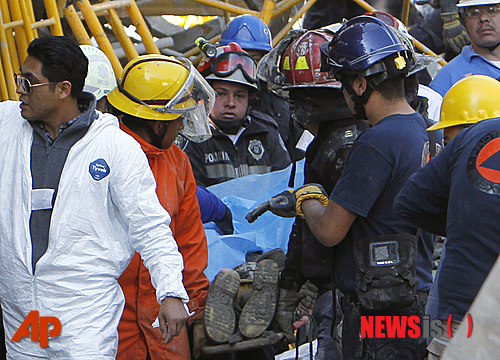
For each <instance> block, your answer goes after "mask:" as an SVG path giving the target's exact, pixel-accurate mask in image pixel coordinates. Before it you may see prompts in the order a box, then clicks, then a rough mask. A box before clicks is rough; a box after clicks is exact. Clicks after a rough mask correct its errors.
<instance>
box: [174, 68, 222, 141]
mask: <svg viewBox="0 0 500 360" xmlns="http://www.w3.org/2000/svg"><path fill="white" fill-rule="evenodd" d="M191 66H192V65H191ZM192 69H193V70H194V71H193V72H192V74H193V81H192V88H191V90H190V95H191V97H192V99H194V100H195V101H196V105H195V106H192V107H191V108H190V109H189V110H188V111H185V112H184V113H183V115H182V116H184V130H182V131H181V134H182V135H183V136H185V137H186V138H188V139H189V140H191V141H193V142H203V141H205V140H208V139H210V138H211V137H212V132H211V130H210V124H209V121H208V118H209V115H210V113H211V112H212V109H213V107H214V104H215V91H214V89H212V87H211V86H210V85H209V84H208V83H207V82H206V80H205V79H204V78H203V77H202V76H201V74H200V73H199V72H198V70H196V69H194V67H192Z"/></svg>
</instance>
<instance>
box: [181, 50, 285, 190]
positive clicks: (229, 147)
mask: <svg viewBox="0 0 500 360" xmlns="http://www.w3.org/2000/svg"><path fill="white" fill-rule="evenodd" d="M216 49H217V54H216V56H215V57H212V58H208V57H205V58H204V59H202V61H201V62H200V64H199V65H198V70H199V71H200V73H201V74H202V75H203V76H204V77H205V78H206V80H207V81H208V82H209V83H210V85H212V87H213V88H214V90H215V91H216V93H217V98H216V101H215V105H214V108H213V109H212V113H211V114H210V124H211V131H212V137H211V138H210V139H208V140H207V141H204V142H202V143H194V142H192V141H190V142H188V143H187V145H186V146H185V147H184V151H185V152H186V153H187V154H188V156H189V160H190V161H191V164H192V166H193V172H194V176H195V178H196V182H197V184H198V185H202V186H210V185H215V184H219V183H221V182H224V181H228V180H231V179H235V178H239V177H242V176H246V175H251V174H265V173H269V172H271V171H277V170H283V169H284V168H286V167H287V166H288V165H290V156H289V155H288V151H287V150H286V147H285V144H284V143H283V140H282V138H281V136H280V134H279V132H278V125H277V124H276V121H274V119H273V118H271V117H270V116H268V115H266V114H263V113H261V112H259V111H254V110H252V109H251V108H250V106H249V101H250V99H251V97H252V96H253V95H255V92H256V91H257V90H258V86H257V77H256V71H257V66H256V64H255V61H254V60H253V58H252V57H251V56H250V55H249V54H248V53H247V52H245V51H243V50H242V49H241V47H240V46H239V45H238V44H236V43H233V42H231V43H229V44H228V45H225V46H219V47H217V48H216Z"/></svg>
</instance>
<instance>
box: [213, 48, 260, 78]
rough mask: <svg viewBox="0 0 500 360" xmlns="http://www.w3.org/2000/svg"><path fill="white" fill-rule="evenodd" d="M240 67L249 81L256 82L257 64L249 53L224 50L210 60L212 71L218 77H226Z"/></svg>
mask: <svg viewBox="0 0 500 360" xmlns="http://www.w3.org/2000/svg"><path fill="white" fill-rule="evenodd" d="M236 69H241V72H242V73H243V75H244V76H245V79H246V80H247V81H248V82H249V83H253V84H254V83H256V82H257V64H256V63H255V60H254V59H253V57H252V56H251V55H250V54H247V53H244V52H241V51H226V52H224V53H222V54H220V55H219V56H217V58H216V59H215V60H214V61H213V62H212V73H213V74H214V75H215V76H218V77H220V78H224V77H227V76H229V75H231V74H232V73H234V72H235V71H236Z"/></svg>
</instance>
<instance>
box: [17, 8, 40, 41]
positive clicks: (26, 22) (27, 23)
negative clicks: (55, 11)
mask: <svg viewBox="0 0 500 360" xmlns="http://www.w3.org/2000/svg"><path fill="white" fill-rule="evenodd" d="M30 5H31V3H30ZM19 6H20V8H21V15H22V18H23V26H24V31H25V34H26V40H27V41H28V44H29V43H30V42H32V41H33V39H34V38H35V37H38V32H37V34H36V35H33V30H32V29H31V18H30V16H29V13H28V7H27V6H26V2H25V0H19Z"/></svg>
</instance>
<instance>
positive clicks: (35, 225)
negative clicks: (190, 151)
mask: <svg viewBox="0 0 500 360" xmlns="http://www.w3.org/2000/svg"><path fill="white" fill-rule="evenodd" d="M87 67H88V61H87V58H86V57H85V55H84V54H83V52H82V51H81V49H80V47H79V46H78V44H76V43H75V42H74V41H72V40H70V39H68V38H65V37H59V36H47V37H43V38H39V39H35V40H34V41H33V42H32V43H31V44H30V46H29V48H28V57H27V58H26V60H25V62H24V64H23V65H22V67H21V73H20V74H16V81H17V93H18V94H19V95H20V102H17V101H16V102H14V101H5V102H3V103H1V104H0V134H1V135H0V151H1V152H2V154H3V161H2V162H1V164H0V183H1V184H2V186H1V189H0V194H1V195H0V196H1V198H0V204H1V206H2V211H0V234H1V235H0V242H1V243H0V247H1V248H2V251H1V252H0V298H1V300H2V310H3V316H4V324H5V325H6V328H5V332H6V338H7V339H12V338H13V337H14V335H15V334H17V335H16V337H15V338H14V340H15V341H7V351H8V353H9V355H10V356H11V357H13V358H21V357H22V358H29V357H33V358H56V357H59V358H82V359H97V358H99V359H114V358H115V357H116V350H117V347H118V333H117V326H118V322H119V320H120V317H121V314H122V310H123V306H124V297H123V292H122V291H121V289H120V287H119V285H118V282H117V278H118V277H119V276H120V275H121V273H122V272H123V270H124V269H125V267H126V266H127V264H128V263H129V261H130V259H131V258H132V255H133V252H134V250H136V251H138V252H139V253H140V254H141V256H142V258H143V260H144V263H145V265H146V267H147V268H148V269H149V271H150V273H151V278H152V283H153V285H154V286H155V287H156V298H157V300H158V302H159V303H161V306H160V310H159V315H158V316H159V321H160V326H161V329H162V335H163V336H164V337H166V336H167V334H168V338H167V340H170V339H171V338H172V337H173V336H177V335H179V334H180V332H181V329H182V327H183V326H184V324H185V322H186V320H187V316H188V315H187V312H186V310H185V309H184V305H183V302H187V301H188V296H187V293H186V290H185V289H184V286H183V284H182V272H181V271H182V266H183V264H182V256H181V255H180V253H179V252H178V250H177V245H176V243H175V240H174V238H173V237H172V232H171V230H170V227H169V224H170V216H169V214H168V213H167V212H166V211H165V210H164V209H163V207H162V206H161V204H160V203H159V201H158V198H157V196H156V194H155V180H154V177H153V175H152V173H151V170H150V168H149V165H148V163H147V159H146V157H145V155H144V153H143V152H142V150H141V148H140V146H139V144H137V142H136V141H135V140H134V139H132V138H131V137H130V136H128V135H126V134H125V133H123V132H122V131H121V130H120V129H119V128H118V127H117V126H116V124H117V120H116V118H115V117H114V116H112V115H109V114H102V113H100V112H97V111H95V106H96V100H95V97H94V96H93V95H92V94H90V93H85V92H82V88H83V85H84V81H85V77H86V75H87ZM32 310H36V311H38V312H39V316H48V317H53V318H57V319H58V320H59V321H60V324H61V332H60V334H58V335H57V334H55V335H54V337H51V338H50V339H49V346H48V347H41V346H40V344H39V343H38V342H34V341H31V339H30V338H29V336H27V335H26V334H27V333H28V334H29V329H28V326H29V323H25V322H23V321H24V320H25V318H26V316H27V315H28V314H29V313H30V311H32ZM37 321H38V320H37ZM167 322H168V329H167V328H166V323H167ZM18 328H20V330H19V332H16V331H17V329H18ZM31 331H35V329H34V326H31ZM32 335H34V334H32Z"/></svg>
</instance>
